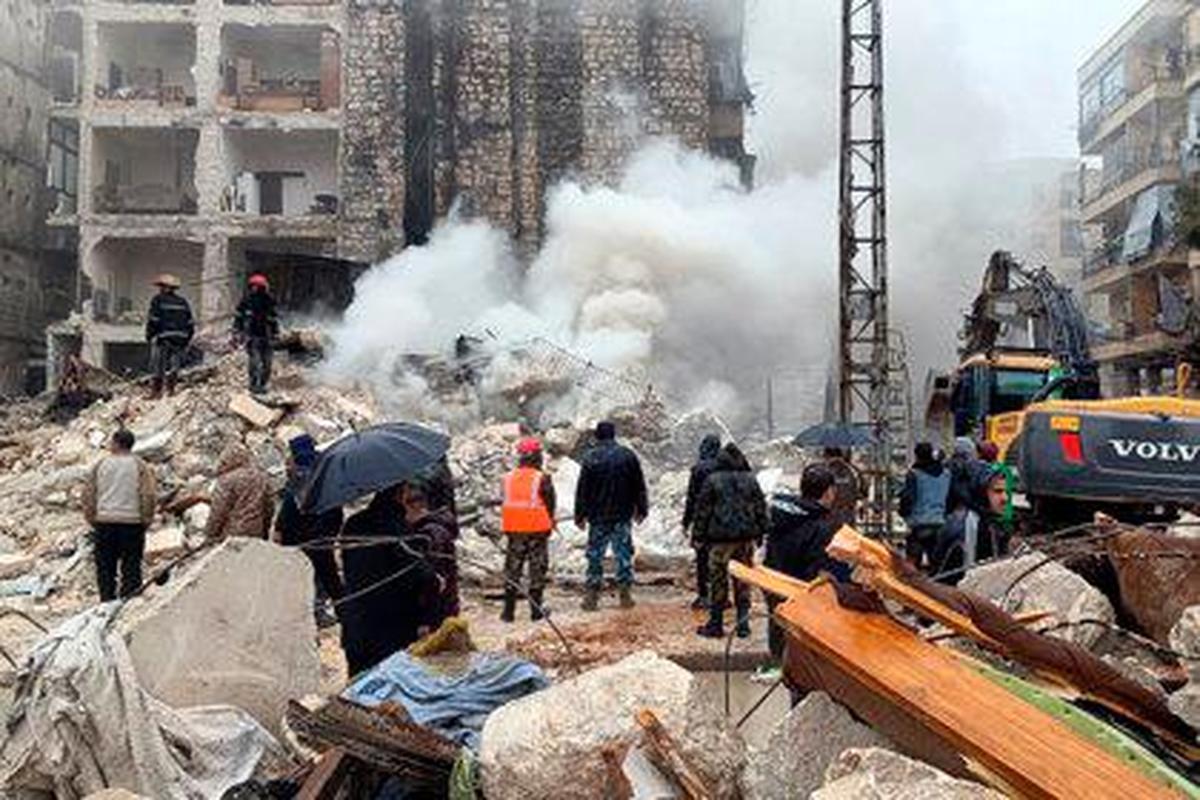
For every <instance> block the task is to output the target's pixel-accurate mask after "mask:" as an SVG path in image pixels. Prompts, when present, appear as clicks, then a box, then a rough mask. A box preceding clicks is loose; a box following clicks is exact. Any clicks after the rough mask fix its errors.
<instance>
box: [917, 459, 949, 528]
mask: <svg viewBox="0 0 1200 800" xmlns="http://www.w3.org/2000/svg"><path fill="white" fill-rule="evenodd" d="M913 475H914V476H915V477H916V483H917V491H916V496H915V497H914V498H913V508H912V514H910V515H909V518H908V524H909V526H910V527H913V528H916V527H918V526H921V525H944V524H945V522H946V497H947V496H948V495H949V494H950V470H947V469H944V470H942V471H941V472H940V473H939V474H937V475H930V474H929V473H928V472H925V471H924V470H922V469H914V470H913Z"/></svg>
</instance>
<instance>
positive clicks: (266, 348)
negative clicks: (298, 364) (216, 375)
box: [233, 272, 279, 394]
mask: <svg viewBox="0 0 1200 800" xmlns="http://www.w3.org/2000/svg"><path fill="white" fill-rule="evenodd" d="M233 332H234V336H235V338H238V339H241V340H243V341H244V342H245V346H246V359H247V361H246V364H247V372H248V373H249V384H250V392H251V394H264V393H265V392H266V391H267V385H268V384H269V383H270V382H271V361H272V358H273V355H274V351H273V350H272V348H273V347H274V343H275V339H276V338H277V337H278V336H279V318H278V317H277V316H276V312H275V298H274V297H272V296H271V285H270V283H269V282H268V281H267V276H266V275H263V274H261V273H257V272H256V273H254V274H253V275H251V276H250V280H249V281H248V282H247V287H246V294H245V295H244V296H243V297H242V301H241V302H240V303H238V307H237V313H236V314H235V315H234V317H233Z"/></svg>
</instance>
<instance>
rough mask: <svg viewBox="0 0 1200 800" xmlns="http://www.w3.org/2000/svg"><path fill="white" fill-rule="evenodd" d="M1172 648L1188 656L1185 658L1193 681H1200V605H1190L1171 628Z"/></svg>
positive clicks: (1184, 662)
mask: <svg viewBox="0 0 1200 800" xmlns="http://www.w3.org/2000/svg"><path fill="white" fill-rule="evenodd" d="M1170 642H1171V649H1173V650H1174V651H1175V652H1177V653H1181V654H1183V655H1185V656H1187V657H1188V658H1186V659H1183V664H1184V666H1185V667H1186V668H1187V671H1188V674H1189V675H1190V676H1191V679H1192V680H1193V681H1197V682H1200V605H1195V606H1188V607H1187V608H1186V609H1184V611H1183V613H1182V614H1180V615H1179V621H1178V622H1176V623H1175V627H1173V628H1171V635H1170Z"/></svg>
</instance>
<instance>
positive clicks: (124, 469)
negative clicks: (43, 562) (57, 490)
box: [82, 428, 158, 603]
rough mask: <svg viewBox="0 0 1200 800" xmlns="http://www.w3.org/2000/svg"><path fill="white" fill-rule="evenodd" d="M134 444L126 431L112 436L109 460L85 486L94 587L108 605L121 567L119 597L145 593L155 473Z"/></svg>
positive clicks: (130, 435)
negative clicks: (144, 570)
mask: <svg viewBox="0 0 1200 800" xmlns="http://www.w3.org/2000/svg"><path fill="white" fill-rule="evenodd" d="M133 443H134V437H133V434H132V433H130V432H129V431H127V430H125V429H124V428H122V429H121V430H119V431H117V432H116V433H114V434H113V437H112V441H111V443H110V444H109V453H108V455H106V456H105V457H104V458H102V459H100V461H99V463H97V464H96V466H95V467H93V468H92V471H91V472H90V473H88V477H87V481H86V482H85V483H84V485H83V499H82V505H83V516H84V519H86V520H87V522H88V524H89V525H91V526H92V531H93V533H92V535H93V537H94V540H95V557H96V583H97V585H98V586H99V589H100V601H101V602H105V603H106V602H108V601H109V600H113V599H116V597H117V571H118V568H119V570H120V573H121V597H129V596H130V595H132V594H134V593H135V592H136V591H137V590H138V589H140V588H141V586H142V554H143V552H144V551H145V549H146V528H147V527H148V526H149V525H150V523H151V522H152V521H153V520H154V506H155V501H156V499H157V493H158V487H157V483H156V481H155V479H154V471H153V470H152V469H151V468H150V465H149V464H147V463H146V462H145V461H142V459H140V458H138V457H137V456H135V455H134V454H133Z"/></svg>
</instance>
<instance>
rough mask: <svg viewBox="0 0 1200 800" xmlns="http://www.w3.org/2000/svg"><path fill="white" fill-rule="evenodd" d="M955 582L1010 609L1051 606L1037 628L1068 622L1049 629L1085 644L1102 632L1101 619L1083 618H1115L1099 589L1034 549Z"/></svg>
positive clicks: (1020, 610) (1016, 611)
mask: <svg viewBox="0 0 1200 800" xmlns="http://www.w3.org/2000/svg"><path fill="white" fill-rule="evenodd" d="M1035 568H1036V569H1035ZM958 588H960V589H962V590H963V591H966V592H972V593H974V594H977V595H980V596H982V597H985V598H987V599H988V600H991V601H992V602H993V603H995V604H996V605H998V606H1000V607H1001V608H1002V609H1004V610H1005V611H1008V612H1009V613H1010V614H1019V613H1024V612H1029V611H1050V612H1053V613H1052V614H1051V616H1049V617H1047V618H1046V619H1045V620H1043V621H1042V622H1039V623H1037V624H1035V625H1033V626H1032V627H1033V628H1034V629H1035V630H1041V629H1050V628H1054V627H1055V626H1057V625H1060V624H1063V623H1068V624H1067V625H1066V626H1065V627H1061V628H1057V629H1054V630H1050V635H1051V636H1055V637H1058V638H1060V639H1064V640H1065V641H1068V642H1074V643H1076V644H1079V645H1082V646H1083V647H1091V646H1092V645H1094V644H1095V643H1096V642H1097V641H1098V640H1099V639H1100V637H1101V636H1103V635H1104V633H1105V628H1104V626H1103V625H1096V624H1092V623H1091V622H1086V623H1085V622H1084V621H1085V620H1098V621H1101V622H1104V623H1107V624H1115V623H1116V619H1117V615H1116V612H1115V611H1114V610H1113V607H1112V604H1111V603H1110V602H1108V598H1106V597H1105V596H1104V595H1103V594H1102V593H1101V592H1100V591H1099V590H1098V589H1096V588H1094V587H1092V586H1091V585H1090V584H1089V583H1088V582H1087V581H1085V580H1084V579H1083V578H1081V577H1079V576H1078V575H1076V574H1075V573H1074V572H1071V571H1070V570H1069V569H1067V568H1066V567H1064V566H1062V565H1060V564H1058V563H1056V562H1054V561H1051V560H1049V559H1048V558H1047V557H1046V556H1044V555H1043V554H1041V553H1037V552H1034V553H1030V554H1027V555H1024V556H1021V557H1020V558H1015V559H1011V560H1008V561H1000V562H997V563H994V564H985V565H983V566H981V567H977V568H975V569H973V570H971V571H969V572H968V573H967V574H966V576H965V577H964V578H963V580H962V583H961V584H959V587H958ZM1070 623H1084V624H1070Z"/></svg>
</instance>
